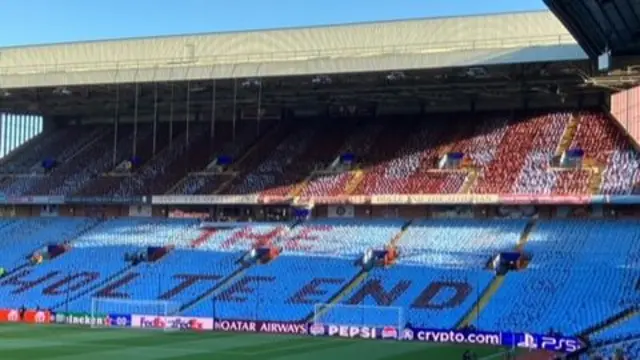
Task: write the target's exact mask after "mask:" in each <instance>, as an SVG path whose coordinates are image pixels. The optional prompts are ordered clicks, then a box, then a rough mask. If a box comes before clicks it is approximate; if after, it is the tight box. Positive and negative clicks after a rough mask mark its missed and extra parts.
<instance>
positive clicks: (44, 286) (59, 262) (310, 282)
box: [0, 218, 640, 342]
mask: <svg viewBox="0 0 640 360" xmlns="http://www.w3.org/2000/svg"><path fill="white" fill-rule="evenodd" d="M403 224H404V222H403V221H370V222H367V221H363V220H349V221H346V220H339V221H337V220H330V221H329V220H327V221H309V222H304V223H302V224H286V223H262V224H261V223H254V224H238V225H237V226H236V225H234V224H228V225H227V226H226V227H219V228H215V229H208V230H207V229H201V228H200V227H199V224H198V222H197V221H195V220H189V219H187V220H168V219H158V218H149V219H111V220H106V221H98V220H95V219H89V218H34V219H8V220H7V219H0V236H2V238H1V239H0V246H2V250H3V251H0V266H2V267H4V268H6V269H8V270H11V269H13V268H16V267H18V266H19V265H23V264H24V260H25V256H26V255H28V254H29V253H31V252H32V251H34V250H36V249H38V248H39V247H42V246H44V245H46V244H47V243H50V242H53V243H60V242H63V241H70V242H71V244H72V248H71V250H70V251H68V252H67V253H65V254H63V255H61V256H59V257H57V258H55V259H52V260H45V261H44V262H43V263H42V264H40V265H36V266H23V267H21V268H20V269H18V270H17V271H15V272H13V273H11V272H10V273H9V274H7V276H6V277H4V278H2V279H0V308H1V307H21V306H27V307H36V306H40V307H41V308H47V307H51V308H54V309H55V310H58V311H90V309H91V298H92V297H95V296H99V297H108V298H115V299H125V300H127V301H129V300H133V301H136V300H137V301H141V302H140V303H139V304H138V305H131V303H129V304H128V305H126V304H125V305H122V304H120V305H113V306H120V307H119V308H118V310H116V308H115V307H114V308H112V309H111V310H110V311H114V312H121V311H126V312H146V311H154V312H158V311H159V310H157V306H156V307H155V309H156V310H149V309H150V307H149V306H150V305H148V304H146V303H145V301H156V300H162V301H167V302H168V303H167V309H168V310H170V311H175V312H179V313H182V314H186V315H193V316H196V315H197V316H215V317H217V318H233V319H267V320H280V321H300V320H304V319H309V318H311V317H313V316H314V315H316V318H317V320H318V321H320V322H325V323H328V322H331V323H341V324H362V325H380V326H384V325H395V324H398V323H410V324H411V325H414V326H424V327H433V328H451V327H454V326H456V325H457V324H458V323H459V322H460V320H462V319H463V318H464V317H465V316H467V315H468V314H469V312H470V310H471V309H473V308H474V304H475V303H476V301H477V300H478V299H479V298H480V297H481V296H482V295H483V294H484V292H485V290H486V289H487V288H488V287H489V285H490V284H491V282H492V280H493V279H494V278H495V277H494V276H495V275H494V273H493V272H491V271H488V270H485V269H483V265H484V263H485V261H486V260H487V259H488V257H489V256H491V255H493V254H495V253H496V252H498V251H502V250H507V251H509V250H512V249H513V248H514V247H515V245H516V244H517V242H518V239H519V238H520V236H521V234H522V232H523V231H524V228H525V221H521V220H471V219H467V220H461V219H460V220H451V219H450V220H444V219H432V220H421V221H414V222H413V223H412V224H411V225H410V226H409V227H408V229H407V230H406V231H405V232H404V233H403V236H402V238H401V239H400V241H399V243H398V244H399V247H400V258H399V259H398V262H397V264H396V265H394V266H392V267H390V268H387V269H383V268H375V269H373V270H372V271H370V272H369V273H361V268H360V266H359V265H358V264H357V263H356V260H359V259H360V258H361V256H362V254H363V252H364V251H365V250H366V249H368V248H379V247H382V246H384V245H385V244H388V243H389V242H390V241H391V239H392V238H393V237H394V236H395V235H396V234H398V233H399V232H400V229H401V228H402V226H403ZM294 225H295V226H294ZM269 240H271V241H272V243H274V244H276V245H278V246H281V247H282V248H283V251H282V254H281V255H280V256H279V257H277V258H275V259H274V260H272V261H271V262H269V263H267V264H262V265H254V266H250V267H247V268H244V267H243V265H242V264H241V262H240V261H239V260H240V259H241V257H242V255H243V254H245V253H246V251H247V250H248V249H249V248H250V247H251V245H253V244H255V243H256V242H258V243H260V242H262V243H268V241H269ZM164 245H175V250H173V251H171V252H169V254H168V255H167V256H165V257H164V258H162V259H160V260H159V261H157V262H155V263H145V262H143V263H141V264H138V265H136V266H132V265H131V264H129V263H128V262H126V261H125V259H124V255H125V254H126V253H128V252H139V251H144V250H146V248H147V247H148V246H164ZM524 250H525V251H526V252H527V253H529V254H531V256H532V258H531V262H530V263H529V266H528V267H527V268H526V269H524V270H522V271H520V272H510V273H508V274H507V275H506V277H505V279H504V282H503V283H502V285H501V286H500V287H498V288H497V291H496V292H495V293H494V294H493V295H492V296H491V297H489V298H488V299H489V301H488V303H487V305H486V306H485V307H484V308H483V309H482V311H481V312H480V314H479V315H478V316H477V317H475V318H474V321H473V323H474V325H475V326H477V327H478V328H481V329H486V330H499V331H509V330H511V331H526V332H542V333H544V332H547V331H548V330H549V329H551V328H552V329H554V330H555V331H559V332H562V333H565V334H577V333H580V332H582V331H584V330H586V329H588V328H590V327H593V326H594V325H597V324H602V323H603V322H606V321H607V320H608V319H610V318H611V317H612V316H615V315H616V314H618V313H620V312H621V311H624V310H627V309H629V308H631V307H633V306H637V304H638V303H640V295H638V292H637V290H636V287H637V282H638V279H640V271H639V270H638V259H640V222H639V221H636V220H617V221H613V220H595V219H590V220H569V219H560V220H537V221H536V225H535V226H534V227H533V230H532V231H531V233H530V234H529V236H528V241H527V242H526V244H525V247H524ZM339 295H340V296H339ZM332 299H339V302H338V305H339V306H326V309H325V308H322V306H321V308H322V309H319V310H320V311H317V312H316V311H315V310H318V309H317V308H316V305H317V304H327V303H330V302H331V301H332ZM127 306H128V307H127ZM102 310H103V311H107V310H108V309H107V308H102ZM639 321H640V317H638V316H636V317H632V318H630V319H628V320H626V321H622V322H619V323H616V324H615V326H613V327H611V328H610V329H607V330H605V331H602V332H600V333H597V334H595V335H594V336H593V337H592V338H591V340H592V341H594V342H602V341H613V340H616V339H622V340H624V339H625V338H626V337H628V336H632V335H639V336H640V333H639V332H638V329H640V325H639Z"/></svg>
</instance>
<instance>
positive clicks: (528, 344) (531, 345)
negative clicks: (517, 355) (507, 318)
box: [518, 333, 538, 349]
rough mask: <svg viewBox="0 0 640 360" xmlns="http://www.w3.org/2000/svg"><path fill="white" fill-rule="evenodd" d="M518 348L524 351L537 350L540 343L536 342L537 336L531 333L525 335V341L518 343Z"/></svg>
mask: <svg viewBox="0 0 640 360" xmlns="http://www.w3.org/2000/svg"><path fill="white" fill-rule="evenodd" d="M518 347H519V348H524V349H537V348H538V341H536V338H535V336H533V335H531V334H529V333H524V339H523V340H522V341H520V342H518Z"/></svg>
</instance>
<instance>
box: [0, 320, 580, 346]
mask: <svg viewBox="0 0 640 360" xmlns="http://www.w3.org/2000/svg"><path fill="white" fill-rule="evenodd" d="M2 322H16V323H17V322H26V323H50V322H55V323H59V324H74V325H92V324H97V325H103V326H110V327H134V328H155V329H174V330H184V331H203V330H214V331H223V332H245V333H270V334H293V335H311V336H330V337H341V338H351V339H380V340H384V339H387V340H402V341H422V342H432V343H456V344H476V345H491V346H503V347H508V348H525V349H532V350H534V349H539V350H547V351H552V352H558V353H566V354H569V353H573V352H576V351H578V350H580V349H582V348H583V347H585V344H584V343H583V342H582V341H581V340H580V339H579V338H577V337H571V336H550V335H541V334H533V333H509V332H490V331H476V330H469V331H465V330H442V329H429V328H415V327H412V328H403V329H401V328H398V327H394V326H386V327H371V326H357V325H334V324H304V323H295V322H278V321H254V320H215V321H214V320H213V318H203V317H188V316H156V315H129V314H108V315H100V316H98V317H95V318H93V319H92V317H91V315H90V314H87V313H62V312H60V313H49V312H46V311H31V310H30V311H26V312H25V313H24V314H23V316H22V317H21V316H20V313H19V311H17V310H15V309H0V323H2Z"/></svg>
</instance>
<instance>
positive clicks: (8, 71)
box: [0, 34, 576, 76]
mask: <svg viewBox="0 0 640 360" xmlns="http://www.w3.org/2000/svg"><path fill="white" fill-rule="evenodd" d="M575 43H576V42H575V40H574V38H573V37H572V36H571V35H570V34H558V35H542V36H532V37H518V38H502V39H477V40H468V41H455V42H452V41H435V42H428V43H420V44H407V45H390V46H381V47H354V48H333V49H318V50H305V51H281V52H270V53H240V54H224V55H214V56H201V57H197V56H196V57H193V58H185V57H174V58H155V59H154V58H149V59H123V60H119V61H92V62H83V63H73V62H61V63H58V62H56V63H47V64H35V65H19V64H16V65H7V66H0V76H2V75H22V74H34V73H52V72H63V73H64V72H76V71H96V70H116V69H117V70H126V69H140V68H158V67H167V68H169V67H189V66H207V65H209V66H213V65H221V64H238V63H255V62H274V61H296V60H312V59H319V58H345V57H367V56H380V55H403V54H429V53H439V52H448V51H456V50H480V49H483V50H488V49H501V48H503V49H504V48H514V47H525V46H555V45H569V44H575ZM0 59H1V58H0ZM0 64H1V61H0Z"/></svg>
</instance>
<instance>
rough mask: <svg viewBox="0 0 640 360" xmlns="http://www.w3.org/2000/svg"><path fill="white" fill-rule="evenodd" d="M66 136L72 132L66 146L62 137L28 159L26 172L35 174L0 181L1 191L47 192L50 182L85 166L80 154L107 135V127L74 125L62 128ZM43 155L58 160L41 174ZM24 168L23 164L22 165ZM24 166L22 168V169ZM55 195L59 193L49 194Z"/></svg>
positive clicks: (13, 194) (46, 193)
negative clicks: (47, 151)
mask: <svg viewBox="0 0 640 360" xmlns="http://www.w3.org/2000/svg"><path fill="white" fill-rule="evenodd" d="M64 133H65V134H67V135H68V136H75V138H74V139H75V141H73V142H72V143H71V144H69V146H65V147H61V146H60V144H64V143H65V141H61V142H60V143H58V144H56V145H57V146H52V147H49V148H48V150H50V151H51V153H47V154H44V156H43V157H42V158H40V159H38V160H36V161H35V162H33V163H31V167H30V170H28V171H26V173H30V174H38V175H34V176H30V177H18V178H12V179H11V180H10V181H9V180H5V181H4V182H3V184H2V185H3V188H2V192H3V193H5V194H6V195H12V196H23V195H48V194H49V193H50V185H51V184H56V183H59V182H61V181H62V180H64V179H65V178H66V177H67V176H71V175H73V171H76V170H78V169H83V166H87V164H88V163H87V162H86V156H84V154H85V153H86V152H87V149H92V148H95V147H96V146H99V144H100V143H101V141H104V139H105V138H106V137H107V136H106V135H105V134H108V131H105V128H103V127H97V128H86V129H78V130H76V129H75V128H73V129H71V130H69V131H66V132H64ZM46 159H52V160H55V161H56V162H57V163H58V164H57V165H56V167H55V168H54V169H53V170H51V173H50V175H42V172H43V169H42V161H44V160H46ZM23 169H24V168H23ZM25 170H26V169H25ZM53 195H59V194H55V193H54V194H53Z"/></svg>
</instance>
